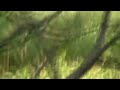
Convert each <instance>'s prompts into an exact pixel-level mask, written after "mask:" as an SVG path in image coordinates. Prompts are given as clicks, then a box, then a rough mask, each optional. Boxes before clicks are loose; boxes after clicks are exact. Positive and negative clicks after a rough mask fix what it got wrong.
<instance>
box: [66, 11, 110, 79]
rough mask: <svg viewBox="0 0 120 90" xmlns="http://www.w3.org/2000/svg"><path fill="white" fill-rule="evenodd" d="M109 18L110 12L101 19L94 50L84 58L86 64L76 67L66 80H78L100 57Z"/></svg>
mask: <svg viewBox="0 0 120 90" xmlns="http://www.w3.org/2000/svg"><path fill="white" fill-rule="evenodd" d="M109 16H110V11H106V12H105V16H104V18H103V22H102V24H101V28H100V35H99V37H98V39H97V41H96V44H95V48H94V49H93V50H92V51H91V53H90V55H89V56H88V57H87V58H86V62H83V64H82V65H80V67H78V68H77V69H76V70H75V71H74V72H73V73H72V74H70V75H69V76H68V77H67V79H79V78H80V77H81V76H83V75H84V74H85V73H86V72H87V71H88V70H90V69H91V67H92V66H93V65H94V63H95V62H96V61H97V59H98V58H99V57H100V55H101V54H102V53H101V52H100V51H101V48H102V44H103V41H104V39H105V33H106V31H107V28H108V20H109ZM102 52H103V51H102Z"/></svg>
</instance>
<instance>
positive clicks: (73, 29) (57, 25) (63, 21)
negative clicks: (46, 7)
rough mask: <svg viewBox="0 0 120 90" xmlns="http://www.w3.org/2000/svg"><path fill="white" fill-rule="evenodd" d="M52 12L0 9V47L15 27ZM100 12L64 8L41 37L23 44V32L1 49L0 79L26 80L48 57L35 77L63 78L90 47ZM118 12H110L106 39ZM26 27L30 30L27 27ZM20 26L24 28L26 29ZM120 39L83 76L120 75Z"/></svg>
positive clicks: (118, 26)
mask: <svg viewBox="0 0 120 90" xmlns="http://www.w3.org/2000/svg"><path fill="white" fill-rule="evenodd" d="M53 13H54V11H53V12H52V11H0V46H1V42H2V41H4V39H5V38H6V37H9V36H10V35H11V33H12V32H14V31H15V29H16V27H18V26H19V25H21V24H26V23H28V22H31V21H33V22H34V21H39V20H42V19H44V18H45V17H47V16H49V15H51V14H53ZM102 14H103V12H102V11H79V12H78V11H71V12H70V11H64V12H62V14H60V16H59V17H57V18H56V19H54V20H53V21H52V22H51V23H50V25H48V27H47V28H46V30H45V31H44V33H43V34H42V35H41V34H40V36H35V35H32V36H31V37H32V38H30V40H29V41H28V42H26V43H22V42H23V40H24V38H25V36H26V33H24V34H23V35H20V36H17V37H16V38H14V39H13V40H12V41H11V42H10V43H9V44H8V45H7V46H6V47H5V48H0V78H3V79H8V78H12V79H24V78H25V79H29V78H30V77H31V75H32V74H34V72H35V70H36V68H37V67H38V66H39V65H40V64H42V63H43V62H44V60H45V57H47V64H46V65H45V66H44V68H43V69H42V71H41V73H40V75H39V76H38V78H41V79H49V78H65V77H66V76H67V75H69V74H70V73H71V72H72V71H73V70H74V69H76V68H77V67H78V66H79V65H80V63H81V62H83V61H84V59H85V57H86V55H88V54H89V51H90V50H91V49H92V48H93V46H94V44H95V41H96V39H97V36H98V33H99V28H100V24H101V20H102ZM119 14H120V12H117V11H116V12H112V16H111V20H110V22H109V23H110V26H109V32H108V34H107V37H106V38H107V39H106V42H107V41H108V40H110V38H112V37H113V36H114V35H115V34H116V33H117V32H119V29H120V24H119V22H120V15H119ZM26 28H27V29H33V30H34V28H31V27H30V26H27V27H26ZM26 28H23V31H25V30H26ZM119 53H120V42H117V44H115V45H114V46H113V47H111V48H110V49H109V50H107V51H106V52H105V54H104V55H103V56H102V58H101V59H102V60H99V61H98V62H97V63H96V65H95V66H94V68H93V69H92V70H90V72H89V73H87V74H86V75H85V76H84V77H83V78H90V79H96V78H97V79H98V78H100V79H104V78H111V79H112V78H115V79H117V78H120V75H119V73H120V71H119V69H120V67H119V65H120V56H119Z"/></svg>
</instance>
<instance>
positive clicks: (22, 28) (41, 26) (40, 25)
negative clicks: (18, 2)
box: [0, 11, 62, 51]
mask: <svg viewBox="0 0 120 90" xmlns="http://www.w3.org/2000/svg"><path fill="white" fill-rule="evenodd" d="M61 13H62V11H56V12H55V13H54V14H52V15H50V16H48V17H46V18H44V19H43V20H41V21H36V20H30V22H27V23H23V24H21V25H19V26H17V28H16V30H15V31H14V32H13V33H12V34H11V35H10V36H9V37H7V38H5V39H4V40H3V41H1V42H0V49H3V48H5V47H6V46H8V45H9V44H10V43H11V42H12V41H13V40H14V39H15V38H17V37H18V36H20V35H22V34H24V33H25V32H27V33H28V35H31V34H37V35H40V34H41V33H42V32H44V31H45V29H46V27H47V26H48V24H49V23H50V22H51V21H52V20H54V18H56V17H57V16H59V15H60V14H61ZM27 37H28V36H27ZM29 39H30V38H29ZM29 39H28V38H27V40H26V42H27V41H29ZM26 42H24V43H26ZM4 50H6V49H4ZM4 50H1V51H4Z"/></svg>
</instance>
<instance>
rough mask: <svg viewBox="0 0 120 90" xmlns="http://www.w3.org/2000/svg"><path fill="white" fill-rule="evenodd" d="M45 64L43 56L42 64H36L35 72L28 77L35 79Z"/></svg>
mask: <svg viewBox="0 0 120 90" xmlns="http://www.w3.org/2000/svg"><path fill="white" fill-rule="evenodd" d="M46 64H47V58H45V60H44V61H43V62H42V64H41V65H39V66H38V68H37V69H36V70H35V73H34V74H33V76H32V77H31V78H30V79H36V78H37V77H38V75H40V73H41V71H42V70H43V68H44V67H45V65H46Z"/></svg>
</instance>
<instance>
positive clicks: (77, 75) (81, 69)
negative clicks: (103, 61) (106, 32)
mask: <svg viewBox="0 0 120 90" xmlns="http://www.w3.org/2000/svg"><path fill="white" fill-rule="evenodd" d="M119 39H120V34H118V35H116V36H115V37H114V38H112V39H111V41H110V42H108V43H107V44H106V45H104V46H103V47H102V48H101V49H100V50H99V52H97V53H95V55H94V56H92V57H91V58H90V59H89V61H88V62H87V63H84V65H82V67H79V68H77V69H76V70H75V71H74V72H73V73H72V74H71V75H69V76H68V77H67V79H79V78H80V77H82V76H83V75H84V74H85V73H86V72H87V71H88V70H90V69H91V68H92V66H93V65H94V64H95V63H96V61H97V60H98V59H99V57H100V56H101V55H102V54H103V53H104V52H105V51H106V50H107V49H109V48H110V47H111V46H112V45H113V44H115V43H116V42H117V41H118V40H119Z"/></svg>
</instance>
